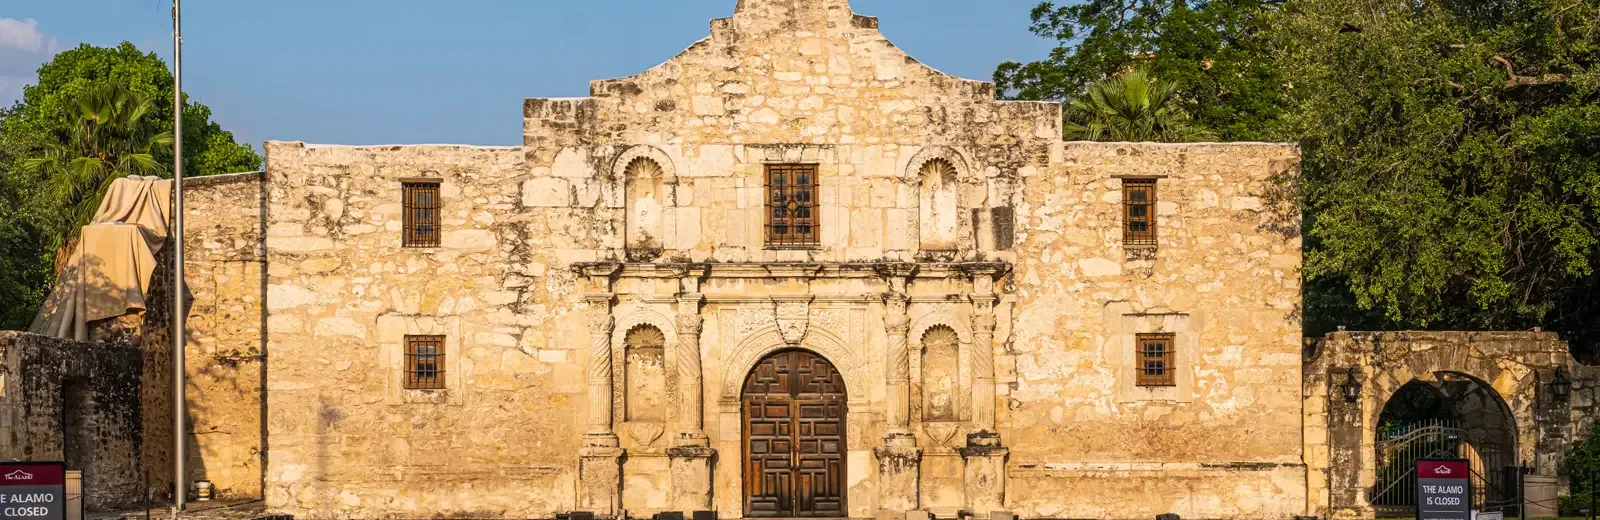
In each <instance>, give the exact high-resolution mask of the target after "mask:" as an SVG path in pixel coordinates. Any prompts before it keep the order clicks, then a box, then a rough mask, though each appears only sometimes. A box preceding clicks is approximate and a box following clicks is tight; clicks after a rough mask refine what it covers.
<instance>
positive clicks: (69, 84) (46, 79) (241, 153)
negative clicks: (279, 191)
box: [7, 42, 261, 175]
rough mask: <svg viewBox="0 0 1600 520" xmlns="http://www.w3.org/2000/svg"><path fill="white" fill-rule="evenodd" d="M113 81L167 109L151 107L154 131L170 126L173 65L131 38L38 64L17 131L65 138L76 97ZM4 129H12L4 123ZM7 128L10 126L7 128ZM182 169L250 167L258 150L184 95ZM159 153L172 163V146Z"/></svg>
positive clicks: (256, 164) (206, 171)
mask: <svg viewBox="0 0 1600 520" xmlns="http://www.w3.org/2000/svg"><path fill="white" fill-rule="evenodd" d="M108 84H115V85H120V86H123V87H125V88H127V89H128V91H129V92H130V93H131V94H132V95H135V96H138V97H140V98H142V99H146V100H149V101H150V102H151V103H152V104H153V105H155V106H157V107H167V108H166V109H165V110H159V109H158V110H154V111H152V113H151V116H152V117H150V124H151V125H154V126H153V127H152V130H154V131H155V132H158V133H159V132H171V131H172V126H173V125H172V110H171V106H172V101H171V100H172V85H173V78H172V71H170V70H168V69H167V65H166V63H164V62H162V61H161V58H159V57H157V56H156V55H155V53H153V52H152V53H145V52H140V51H139V49H138V47H135V46H134V45H133V44H132V43H128V42H122V44H121V45H118V46H116V47H96V46H93V45H89V44H87V43H85V44H82V45H79V46H78V47H76V48H73V49H69V50H66V51H63V52H61V53H60V54H57V55H56V56H55V57H54V58H52V59H51V60H50V62H49V63H46V64H44V66H42V67H40V68H39V79H38V83H37V84H34V85H30V86H27V87H24V88H23V94H22V102H21V103H20V104H19V106H18V107H17V109H16V112H15V114H14V116H15V117H16V118H17V119H18V120H19V121H18V122H17V123H15V126H16V127H17V128H16V130H17V131H20V132H45V133H52V134H54V137H55V141H57V142H59V141H62V140H64V139H65V132H66V130H65V129H67V128H70V127H71V123H72V119H73V115H72V107H71V106H72V104H73V103H74V100H76V99H78V98H80V97H82V96H84V95H85V94H86V93H89V92H92V91H94V90H95V89H97V88H102V87H103V86H104V85H108ZM7 130H11V129H10V128H7ZM7 133H11V132H9V131H8V132H7ZM183 150H184V154H183V155H184V160H183V168H184V173H185V174H189V175H212V174H218V173H234V172H243V171H253V170H258V169H260V168H261V156H260V155H258V154H256V152H255V150H254V149H253V148H252V147H250V145H247V144H240V143H236V142H234V139H233V133H232V132H228V131H226V130H223V129H222V127H221V125H218V124H217V123H215V122H213V121H211V108H210V107H207V106H205V105H202V104H199V103H195V102H193V101H190V100H189V99H188V95H187V94H185V95H184V107H183ZM163 153H164V155H163V154H158V155H157V159H158V160H159V161H161V162H166V163H171V162H172V152H171V150H170V148H169V149H168V150H166V151H165V152H163Z"/></svg>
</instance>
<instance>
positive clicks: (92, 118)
mask: <svg viewBox="0 0 1600 520" xmlns="http://www.w3.org/2000/svg"><path fill="white" fill-rule="evenodd" d="M68 110H69V111H70V113H71V115H72V118H71V119H70V120H69V125H70V126H69V127H68V128H67V135H66V139H65V140H64V141H61V142H56V143H50V144H49V145H47V146H46V148H45V150H44V153H42V154H39V155H38V156H35V157H29V158H27V159H23V160H22V161H21V162H20V163H19V169H20V170H21V171H23V172H24V173H34V174H36V175H38V176H39V177H40V178H43V179H46V182H47V183H48V185H49V191H50V195H51V196H52V197H53V199H54V200H53V201H52V202H53V204H52V206H54V207H57V208H60V211H61V212H60V214H59V218H60V219H61V223H60V225H59V226H57V227H56V228H55V230H56V232H55V233H53V237H52V238H53V240H52V243H53V244H54V245H57V246H59V244H61V243H64V242H65V241H66V239H67V238H68V236H67V231H68V230H75V229H77V228H79V227H82V226H84V225H86V224H88V223H89V220H90V219H91V218H92V217H94V212H95V210H96V208H98V207H99V204H100V198H101V196H103V195H105V192H106V189H107V188H109V187H111V183H112V181H115V180H117V179H121V178H123V177H127V176H129V175H160V174H163V173H166V171H167V168H166V167H165V166H164V165H162V164H161V163H160V162H158V161H157V160H156V157H155V151H156V150H160V149H163V148H170V147H171V146H172V141H173V139H172V134H171V133H168V132H156V131H155V130H154V125H151V124H149V119H150V118H151V116H153V110H154V106H153V105H152V104H151V103H150V100H149V99H145V98H142V97H140V96H139V95H138V94H134V93H133V92H132V91H130V90H129V89H126V88H123V87H121V86H118V85H115V84H106V85H101V86H99V87H97V88H95V89H94V90H90V91H86V92H82V93H80V94H79V96H78V98H77V99H75V100H72V103H71V104H70V106H69V107H68Z"/></svg>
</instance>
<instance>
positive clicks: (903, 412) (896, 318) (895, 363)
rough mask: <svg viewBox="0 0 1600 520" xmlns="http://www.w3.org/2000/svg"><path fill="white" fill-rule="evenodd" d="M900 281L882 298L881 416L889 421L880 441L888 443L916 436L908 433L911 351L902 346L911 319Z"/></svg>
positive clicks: (911, 440)
mask: <svg viewBox="0 0 1600 520" xmlns="http://www.w3.org/2000/svg"><path fill="white" fill-rule="evenodd" d="M904 283H905V282H904V281H901V282H900V283H899V284H898V285H900V286H901V287H900V288H899V292H891V293H889V294H886V295H884V297H883V307H884V315H883V329H884V332H886V333H887V336H888V340H889V344H888V358H887V361H885V363H886V364H885V365H884V376H885V379H886V381H887V383H888V390H889V392H888V394H889V395H888V405H887V406H888V408H887V409H886V410H884V418H885V420H886V421H887V422H888V424H889V429H888V431H887V432H886V433H885V434H884V443H885V444H889V445H907V444H909V445H912V446H915V445H916V438H915V437H914V436H913V435H912V434H911V427H910V415H911V353H910V351H909V350H908V347H907V346H906V333H907V332H908V331H909V329H910V328H911V320H910V318H908V317H906V303H907V301H908V300H909V299H910V298H908V297H906V295H905V292H904V291H905V290H904Z"/></svg>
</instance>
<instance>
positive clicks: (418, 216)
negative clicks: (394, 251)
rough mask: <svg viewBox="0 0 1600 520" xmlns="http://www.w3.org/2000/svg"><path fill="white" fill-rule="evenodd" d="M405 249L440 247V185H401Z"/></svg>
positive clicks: (428, 183) (429, 183)
mask: <svg viewBox="0 0 1600 520" xmlns="http://www.w3.org/2000/svg"><path fill="white" fill-rule="evenodd" d="M400 189H401V202H402V206H403V209H402V213H403V215H402V218H403V219H404V224H405V226H404V228H402V230H401V232H402V233H403V236H402V237H401V245H402V246H403V247H439V208H440V203H439V183H438V182H426V181H423V182H402V183H400Z"/></svg>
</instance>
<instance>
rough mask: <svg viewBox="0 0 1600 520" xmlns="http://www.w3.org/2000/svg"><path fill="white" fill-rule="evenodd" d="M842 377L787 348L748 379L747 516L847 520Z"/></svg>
mask: <svg viewBox="0 0 1600 520" xmlns="http://www.w3.org/2000/svg"><path fill="white" fill-rule="evenodd" d="M846 395H847V394H846V392H845V386H844V376H843V375H841V374H840V373H839V371H838V370H837V369H836V368H834V366H833V364H832V363H829V362H828V360H827V359H824V358H823V357H822V356H819V355H817V354H814V353H812V352H808V351H804V350H784V351H779V352H776V353H774V354H772V355H769V356H767V357H766V358H763V359H762V360H761V362H759V363H757V364H756V366H755V368H753V369H751V370H750V375H748V376H746V377H745V382H744V391H743V395H742V397H741V399H740V405H741V409H742V410H743V412H742V416H743V423H744V428H743V431H744V468H743V469H744V471H743V473H744V497H745V498H744V510H745V516H747V517H764V518H792V517H829V518H843V517H845V516H847V515H846V512H845V511H846V510H845V485H844V483H845V412H846Z"/></svg>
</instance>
